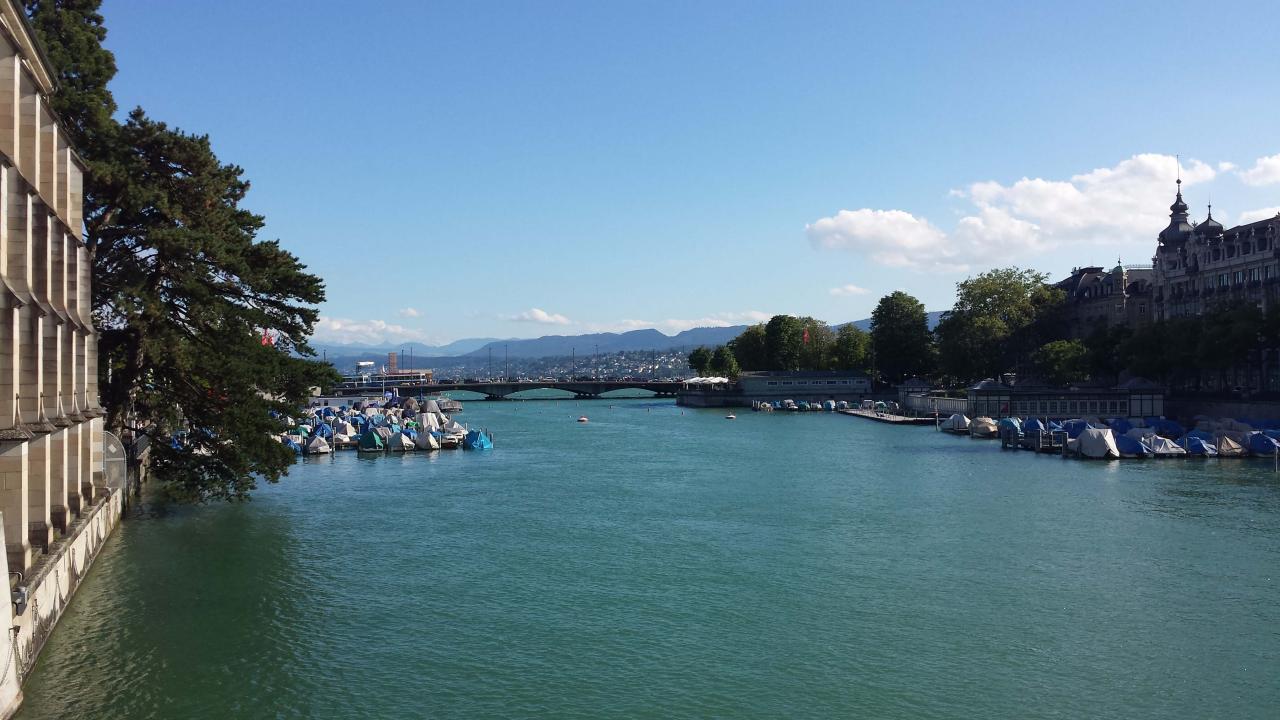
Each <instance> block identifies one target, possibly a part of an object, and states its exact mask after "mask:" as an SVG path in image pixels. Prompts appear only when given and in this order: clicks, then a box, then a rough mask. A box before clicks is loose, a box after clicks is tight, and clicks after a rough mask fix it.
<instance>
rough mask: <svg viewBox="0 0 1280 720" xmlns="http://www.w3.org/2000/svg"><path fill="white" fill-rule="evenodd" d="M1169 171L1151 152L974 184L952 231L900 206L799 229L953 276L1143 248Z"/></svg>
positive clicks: (1207, 171)
mask: <svg viewBox="0 0 1280 720" xmlns="http://www.w3.org/2000/svg"><path fill="white" fill-rule="evenodd" d="M1277 158H1280V156H1277ZM1176 170H1177V160H1176V158H1174V157H1173V156H1170V155H1158V154H1150V153H1148V154H1141V155H1134V156H1133V157H1130V158H1128V159H1127V160H1123V161H1121V162H1120V163H1117V164H1116V165H1115V166H1113V167H1106V168H1097V169H1095V170H1091V171H1089V172H1087V173H1082V174H1079V175H1073V176H1071V177H1070V178H1068V179H1065V180H1050V179H1045V178H1027V177H1024V178H1022V179H1021V180H1018V181H1016V182H1014V183H1012V184H1009V185H1004V184H1002V183H999V182H995V181H985V182H976V183H973V184H971V185H969V186H968V187H967V188H966V189H964V190H961V191H952V192H951V193H950V195H951V196H952V197H960V198H963V199H966V200H968V202H969V204H970V207H969V208H968V209H967V210H966V211H965V213H964V214H963V216H962V217H961V218H960V219H959V220H958V221H957V222H956V225H955V228H954V229H953V230H952V231H950V232H945V231H943V230H941V229H939V228H938V227H936V226H934V225H933V224H931V223H930V222H929V221H928V220H927V219H925V218H923V217H917V216H915V215H912V214H911V213H908V212H905V211H902V210H873V209H869V208H863V209H861V210H841V211H840V212H839V213H837V214H836V215H834V216H832V217H826V218H822V219H820V220H817V221H815V222H814V223H812V224H810V225H808V226H806V227H805V232H806V234H807V235H808V237H809V241H810V242H811V243H812V244H813V245H814V246H815V247H817V248H820V249H839V250H852V251H855V252H860V253H863V254H865V255H867V256H868V257H869V258H870V259H871V260H872V261H874V262H876V263H879V264H881V265H887V266H891V267H911V268H920V269H931V270H942V271H954V272H964V271H967V270H968V269H969V267H970V265H971V264H987V263H990V262H995V261H1004V260H1006V259H1011V258H1015V257H1017V256H1020V255H1026V254H1029V253H1032V252H1035V251H1037V250H1041V249H1044V248H1046V247H1050V246H1053V245H1056V244H1059V243H1074V244H1082V243H1096V244H1104V245H1110V246H1117V245H1125V244H1135V245H1136V244H1139V243H1144V244H1146V245H1149V244H1150V243H1151V242H1152V241H1153V240H1154V237H1155V235H1156V233H1158V232H1159V231H1160V229H1162V228H1163V227H1164V226H1165V225H1166V224H1168V221H1169V220H1168V212H1169V211H1168V209H1167V208H1168V206H1169V203H1170V201H1171V200H1172V195H1173V191H1174V183H1173V180H1174V177H1175V171H1176ZM1216 175H1217V171H1216V170H1215V169H1214V168H1213V167H1212V166H1210V165H1208V164H1206V163H1203V162H1200V161H1198V160H1192V161H1190V162H1187V163H1184V164H1183V165H1182V183H1183V185H1184V186H1191V185H1195V184H1198V183H1204V182H1208V181H1210V180H1212V179H1213V178H1214V177H1215V176H1216Z"/></svg>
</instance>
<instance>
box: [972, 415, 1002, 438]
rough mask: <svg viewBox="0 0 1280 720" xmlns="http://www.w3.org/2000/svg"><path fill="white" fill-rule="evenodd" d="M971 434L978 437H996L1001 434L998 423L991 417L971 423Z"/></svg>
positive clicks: (977, 419) (974, 420) (975, 419)
mask: <svg viewBox="0 0 1280 720" xmlns="http://www.w3.org/2000/svg"><path fill="white" fill-rule="evenodd" d="M969 434H970V435H974V436H976V437H995V436H996V435H999V434H1000V428H999V427H998V426H997V425H996V421H995V420H992V419H991V418H989V417H980V418H974V419H973V422H971V423H969Z"/></svg>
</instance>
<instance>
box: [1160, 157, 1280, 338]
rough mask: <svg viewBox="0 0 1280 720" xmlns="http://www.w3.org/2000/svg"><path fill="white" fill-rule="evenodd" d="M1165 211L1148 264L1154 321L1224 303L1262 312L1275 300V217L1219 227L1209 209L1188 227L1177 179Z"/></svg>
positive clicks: (1278, 220)
mask: <svg viewBox="0 0 1280 720" xmlns="http://www.w3.org/2000/svg"><path fill="white" fill-rule="evenodd" d="M1169 210H1170V213H1169V226H1168V227H1166V228H1165V229H1164V230H1161V231H1160V235H1159V239H1158V244H1157V246H1156V255H1155V257H1154V258H1153V261H1152V262H1153V266H1154V267H1153V270H1154V283H1153V296H1152V302H1153V304H1154V308H1155V318H1156V319H1166V318H1175V317H1184V316H1193V315H1199V314H1201V313H1203V312H1205V310H1207V309H1209V308H1212V307H1214V306H1215V305H1221V304H1225V303H1244V302H1248V303H1252V304H1255V305H1257V306H1258V307H1259V308H1260V309H1262V310H1263V311H1265V310H1267V309H1268V308H1269V307H1270V306H1271V305H1272V304H1274V303H1276V302H1277V301H1278V300H1280V294H1278V292H1277V284H1278V283H1280V264H1278V263H1280V261H1278V260H1277V253H1276V235H1277V233H1278V232H1280V215H1277V216H1276V217H1271V218H1268V219H1266V220H1259V221H1257V222H1252V223H1247V224H1244V225H1237V226H1235V227H1232V228H1224V227H1223V226H1222V223H1220V222H1218V221H1217V220H1215V219H1214V217H1213V206H1212V205H1211V206H1209V211H1208V214H1207V216H1206V217H1205V219H1204V222H1201V223H1199V224H1192V223H1191V222H1190V221H1189V220H1188V207H1187V204H1186V203H1185V202H1183V200H1182V181H1181V180H1179V181H1178V193H1177V198H1176V199H1175V200H1174V202H1173V205H1170V206H1169Z"/></svg>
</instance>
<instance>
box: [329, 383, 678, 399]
mask: <svg viewBox="0 0 1280 720" xmlns="http://www.w3.org/2000/svg"><path fill="white" fill-rule="evenodd" d="M683 385H684V383H682V382H680V381H678V380H565V381H554V382H553V381H546V382H542V381H537V380H524V381H511V382H457V383H451V382H446V383H435V382H433V383H423V382H419V381H417V380H412V381H407V382H391V381H388V382H387V383H386V384H383V383H381V382H376V383H372V382H371V383H343V384H341V385H339V386H337V387H335V388H334V390H333V392H334V394H335V395H338V396H351V395H360V396H363V395H381V394H382V392H383V391H384V390H396V391H397V392H398V393H399V394H400V395H401V396H402V397H414V396H418V395H433V394H436V393H442V392H448V391H451V390H465V391H467V392H473V393H479V394H481V395H484V399H485V400H503V399H506V397H507V396H508V395H512V394H514V393H518V392H524V391H526V390H564V391H566V392H571V393H573V395H574V397H576V398H579V399H583V400H590V399H595V398H598V397H600V396H601V395H603V394H604V393H607V392H612V391H614V390H648V391H649V392H651V393H653V394H655V395H657V396H658V397H675V394H676V391H677V390H679V389H680V388H681V387H682V386H683Z"/></svg>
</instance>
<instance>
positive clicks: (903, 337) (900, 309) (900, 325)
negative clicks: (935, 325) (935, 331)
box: [871, 290, 933, 383]
mask: <svg viewBox="0 0 1280 720" xmlns="http://www.w3.org/2000/svg"><path fill="white" fill-rule="evenodd" d="M871 348H872V352H873V353H874V361H875V366H876V369H877V371H878V372H879V373H880V374H881V376H883V377H884V378H885V379H886V380H888V381H889V382H895V383H896V382H902V381H903V380H905V379H907V378H909V377H911V376H913V375H922V374H924V373H926V372H928V371H929V370H931V369H932V366H933V340H932V337H931V336H930V334H929V317H928V314H927V313H925V310H924V305H922V304H920V301H919V300H917V299H915V298H914V297H912V296H910V295H908V294H907V293H904V292H902V291H901V290H898V291H896V292H892V293H890V294H888V295H886V296H884V297H883V298H881V299H880V302H879V303H878V304H877V305H876V309H875V310H873V311H872V312H871Z"/></svg>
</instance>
